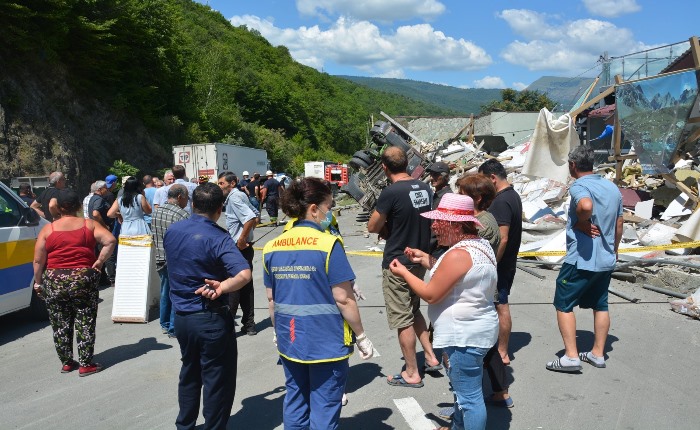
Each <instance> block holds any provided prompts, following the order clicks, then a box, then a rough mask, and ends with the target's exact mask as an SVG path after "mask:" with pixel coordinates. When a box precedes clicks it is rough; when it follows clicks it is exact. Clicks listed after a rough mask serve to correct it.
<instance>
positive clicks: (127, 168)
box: [109, 160, 139, 191]
mask: <svg viewBox="0 0 700 430" xmlns="http://www.w3.org/2000/svg"><path fill="white" fill-rule="evenodd" d="M109 173H111V174H113V175H116V176H117V178H118V180H117V183H116V185H115V186H114V189H113V190H112V191H117V190H119V189H120V188H121V187H122V178H128V177H129V176H136V174H137V173H139V169H138V168H136V167H134V166H132V165H131V164H129V163H127V162H126V161H122V160H115V161H114V164H112V167H110V168H109Z"/></svg>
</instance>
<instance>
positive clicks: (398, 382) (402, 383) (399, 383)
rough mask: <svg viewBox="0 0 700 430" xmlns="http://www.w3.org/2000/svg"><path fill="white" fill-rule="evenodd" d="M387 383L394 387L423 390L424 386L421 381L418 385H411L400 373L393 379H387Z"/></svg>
mask: <svg viewBox="0 0 700 430" xmlns="http://www.w3.org/2000/svg"><path fill="white" fill-rule="evenodd" d="M386 383H387V384H389V385H391V386H393V387H410V388H421V387H422V386H423V381H420V382H419V383H417V384H409V383H408V382H406V380H405V379H403V376H401V374H400V373H399V374H398V375H394V376H392V377H391V379H387V380H386Z"/></svg>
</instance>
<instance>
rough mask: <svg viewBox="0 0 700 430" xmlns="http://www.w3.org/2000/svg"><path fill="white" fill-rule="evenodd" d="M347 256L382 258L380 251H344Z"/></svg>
mask: <svg viewBox="0 0 700 430" xmlns="http://www.w3.org/2000/svg"><path fill="white" fill-rule="evenodd" d="M345 254H347V255H359V256H361V257H383V256H384V253H383V252H380V251H345Z"/></svg>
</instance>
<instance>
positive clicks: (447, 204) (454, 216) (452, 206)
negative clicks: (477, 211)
mask: <svg viewBox="0 0 700 430" xmlns="http://www.w3.org/2000/svg"><path fill="white" fill-rule="evenodd" d="M420 215H421V216H422V217H425V218H429V219H439V220H442V221H455V222H464V221H469V222H473V223H475V224H476V225H478V226H479V227H481V223H480V222H479V220H478V219H477V218H476V217H475V216H474V200H472V198H471V197H469V196H465V195H462V194H454V193H447V194H445V195H444V196H442V199H440V204H439V205H438V207H437V209H435V210H433V211H430V212H424V213H422V214H420Z"/></svg>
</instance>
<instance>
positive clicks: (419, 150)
mask: <svg viewBox="0 0 700 430" xmlns="http://www.w3.org/2000/svg"><path fill="white" fill-rule="evenodd" d="M382 114H383V115H384V116H385V117H386V118H387V119H388V121H378V122H376V123H375V124H374V126H373V127H372V128H371V129H370V132H369V133H370V138H371V139H370V142H369V143H368V144H367V146H366V147H365V148H364V149H362V150H360V151H357V152H356V153H355V154H354V155H353V156H352V159H351V160H350V162H349V163H348V164H349V165H350V167H352V168H353V170H354V173H353V174H352V175H351V176H350V178H349V180H348V183H347V185H345V186H344V187H342V189H341V190H342V191H343V192H345V193H347V194H349V195H350V196H351V197H352V198H354V199H355V200H357V202H358V203H359V204H360V206H361V207H362V208H363V209H365V210H366V211H368V212H369V211H372V210H373V209H374V207H375V204H376V202H377V198H378V197H379V194H380V193H381V191H382V189H384V187H386V186H387V179H386V175H385V174H384V170H383V169H382V163H381V155H382V153H383V152H384V150H385V149H386V148H388V147H390V146H396V147H399V148H401V149H403V150H404V151H405V152H406V154H407V156H408V167H407V169H406V172H407V173H408V174H409V175H411V177H413V178H415V179H419V180H426V178H427V176H428V173H427V169H428V168H429V167H430V165H431V164H433V163H434V162H437V161H450V160H454V159H457V158H459V157H460V156H462V155H463V154H464V153H465V152H467V151H469V147H468V146H466V145H465V144H463V143H462V142H460V141H459V140H458V139H459V136H460V135H461V133H462V132H463V131H464V130H462V131H460V133H459V134H458V135H457V136H455V137H453V138H451V139H448V140H446V141H444V142H442V143H441V144H438V145H427V144H426V143H425V142H422V141H420V140H419V139H418V138H416V137H415V136H414V135H412V134H411V133H410V132H409V131H408V130H406V129H405V128H404V127H403V126H401V124H399V123H398V122H396V121H394V120H393V119H391V118H390V117H389V116H387V115H386V114H384V113H382Z"/></svg>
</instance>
